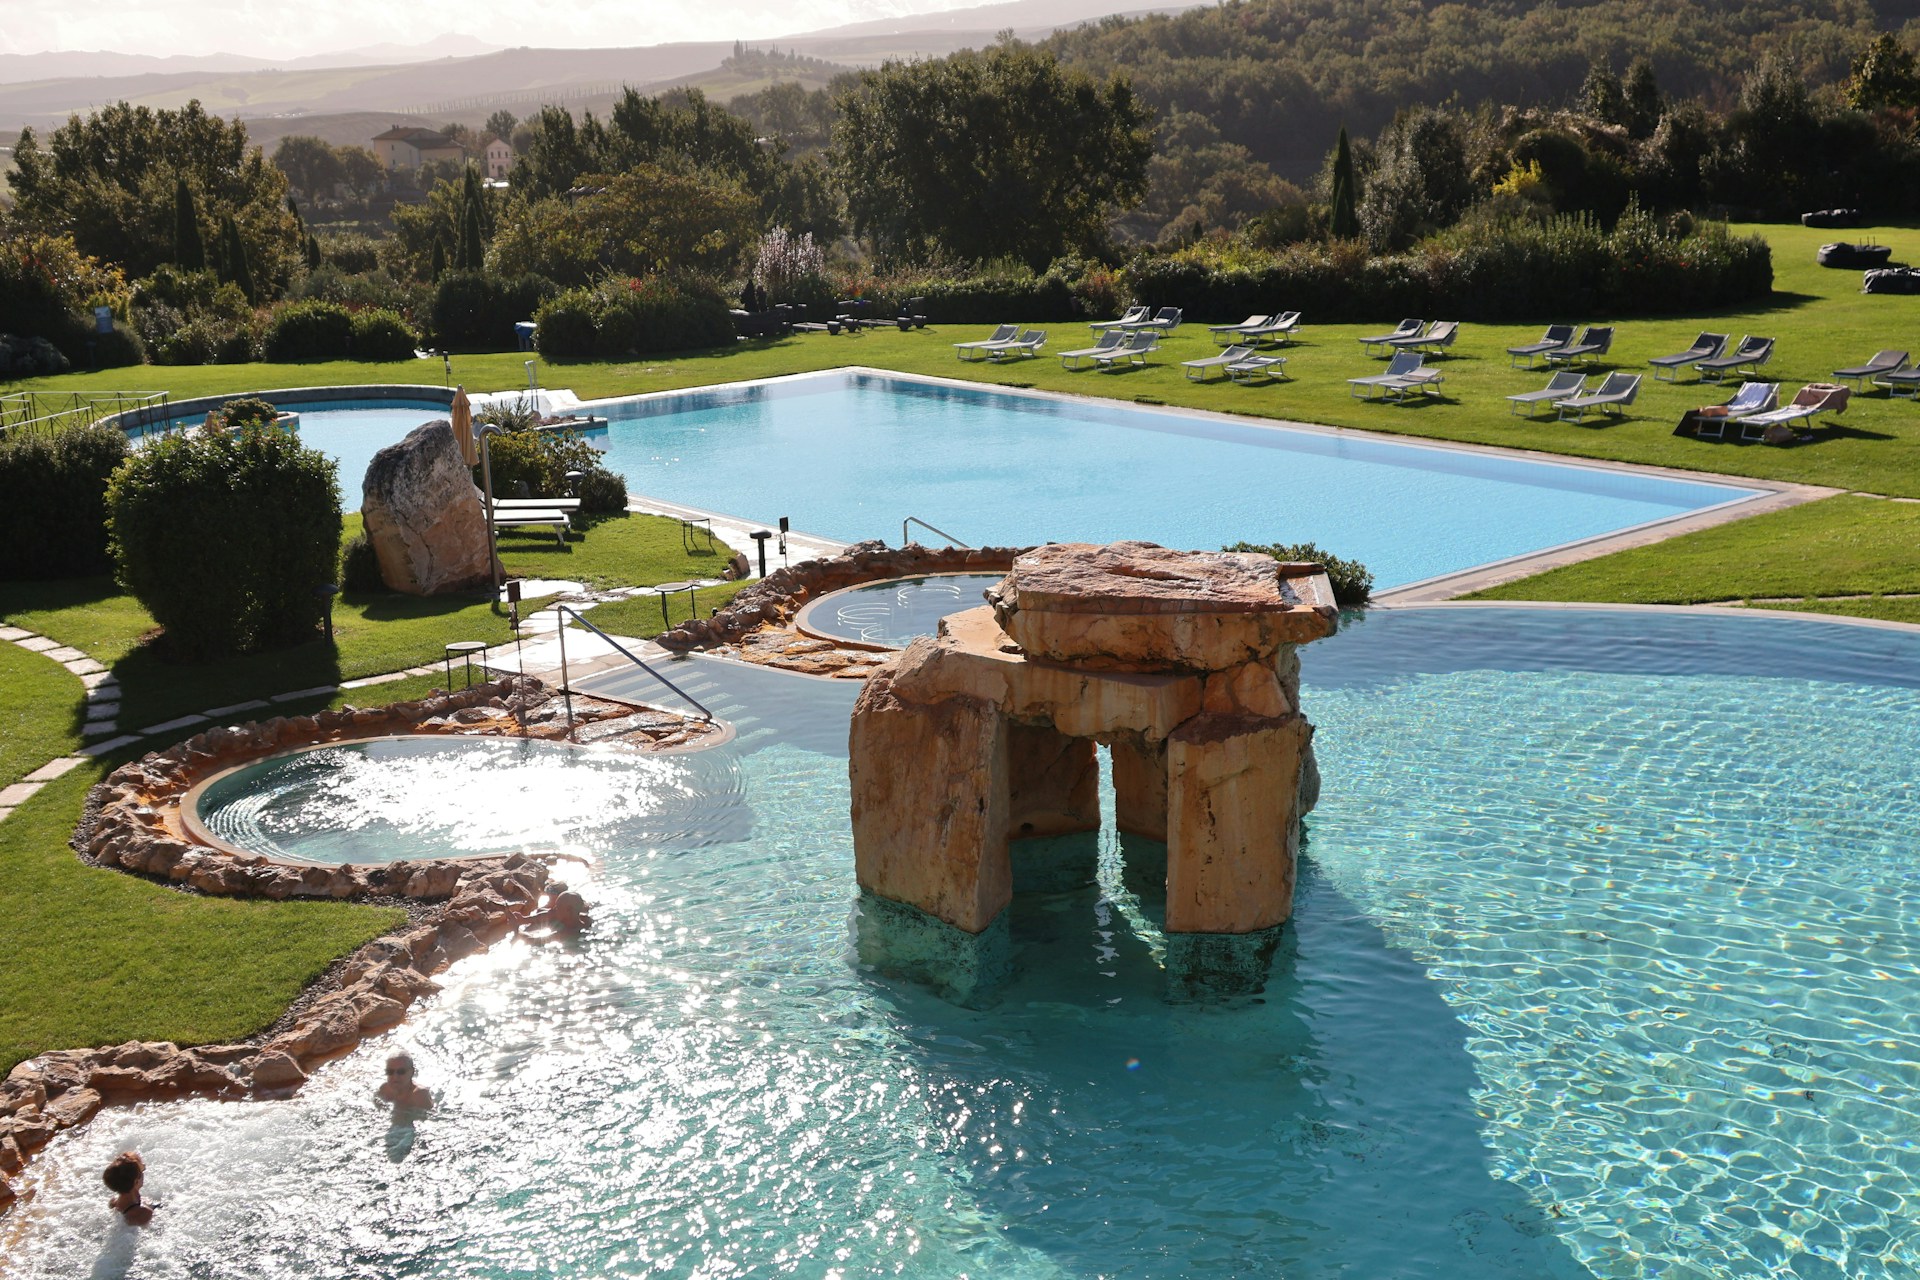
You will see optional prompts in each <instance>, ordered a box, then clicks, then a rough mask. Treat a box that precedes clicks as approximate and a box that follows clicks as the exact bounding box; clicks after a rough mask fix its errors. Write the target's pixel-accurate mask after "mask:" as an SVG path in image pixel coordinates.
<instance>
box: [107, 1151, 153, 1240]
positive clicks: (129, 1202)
mask: <svg viewBox="0 0 1920 1280" xmlns="http://www.w3.org/2000/svg"><path fill="white" fill-rule="evenodd" d="M100 1180H101V1181H102V1182H104V1183H106V1184H107V1190H109V1191H111V1192H113V1199H111V1200H109V1201H107V1208H109V1209H111V1210H113V1211H114V1212H115V1213H117V1214H119V1215H120V1216H121V1217H123V1218H125V1219H126V1220H127V1225H129V1226H134V1227H144V1226H146V1225H147V1224H148V1223H149V1222H152V1221H153V1210H154V1206H153V1205H150V1204H143V1203H142V1202H141V1200H140V1188H141V1186H142V1185H143V1184H144V1183H145V1182H146V1180H147V1165H146V1161H144V1160H142V1159H141V1158H140V1154H139V1153H138V1152H136V1151H122V1152H121V1153H120V1154H119V1155H117V1156H115V1157H114V1158H113V1160H112V1162H111V1163H109V1164H108V1165H107V1171H106V1172H105V1173H103V1174H101V1175H100Z"/></svg>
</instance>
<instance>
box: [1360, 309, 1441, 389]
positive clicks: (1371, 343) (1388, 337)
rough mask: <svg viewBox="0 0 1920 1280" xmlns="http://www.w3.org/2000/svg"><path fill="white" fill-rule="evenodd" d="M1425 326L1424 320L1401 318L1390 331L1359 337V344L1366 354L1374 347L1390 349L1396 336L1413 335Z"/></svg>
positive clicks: (1405, 336) (1407, 336)
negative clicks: (1397, 324) (1369, 336)
mask: <svg viewBox="0 0 1920 1280" xmlns="http://www.w3.org/2000/svg"><path fill="white" fill-rule="evenodd" d="M1426 327H1427V325H1426V321H1424V320H1402V321H1401V322H1400V325H1399V327H1398V328H1396V329H1395V330H1394V331H1393V332H1392V333H1379V334H1375V335H1374V336H1373V337H1371V338H1362V339H1360V346H1361V349H1362V350H1364V351H1365V352H1366V353H1367V354H1368V355H1372V354H1374V351H1373V349H1374V348H1375V347H1379V348H1380V349H1381V350H1383V351H1391V350H1393V347H1392V343H1393V341H1394V340H1395V339H1396V338H1411V337H1414V336H1416V335H1418V334H1419V332H1420V331H1421V330H1422V329H1425V328H1426ZM1349 381H1351V379H1349Z"/></svg>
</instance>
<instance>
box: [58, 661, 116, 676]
mask: <svg viewBox="0 0 1920 1280" xmlns="http://www.w3.org/2000/svg"><path fill="white" fill-rule="evenodd" d="M60 665H62V666H64V667H65V668H66V669H67V670H69V671H71V672H73V674H75V675H77V676H90V675H93V674H95V673H96V672H104V671H105V670H106V668H105V667H103V666H101V665H100V664H99V663H97V662H95V661H94V660H93V659H92V658H76V659H74V660H72V661H70V662H63V663H61V664H60Z"/></svg>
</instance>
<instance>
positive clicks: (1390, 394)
mask: <svg viewBox="0 0 1920 1280" xmlns="http://www.w3.org/2000/svg"><path fill="white" fill-rule="evenodd" d="M1425 362H1426V357H1425V356H1423V355H1421V354H1420V353H1419V352H1417V351H1396V352H1394V353H1393V359H1391V360H1389V361H1388V362H1387V371H1386V372H1385V373H1376V374H1373V375H1372V376H1370V377H1365V378H1348V379H1347V385H1348V386H1349V387H1351V388H1353V390H1352V391H1351V393H1350V394H1351V395H1352V396H1353V398H1354V399H1356V400H1373V399H1376V398H1379V399H1384V400H1395V401H1398V400H1401V399H1404V398H1406V397H1407V396H1408V395H1410V394H1411V393H1413V392H1415V391H1425V390H1428V389H1429V388H1431V387H1434V386H1437V385H1438V384H1439V382H1440V371H1439V370H1438V369H1427V368H1423V367H1422V366H1423V365H1424V364H1425Z"/></svg>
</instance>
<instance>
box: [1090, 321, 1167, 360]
mask: <svg viewBox="0 0 1920 1280" xmlns="http://www.w3.org/2000/svg"><path fill="white" fill-rule="evenodd" d="M1159 348H1160V335H1159V334H1158V333H1155V332H1153V331H1152V330H1150V329H1149V330H1146V331H1145V332H1141V333H1131V334H1128V335H1127V340H1126V342H1124V343H1122V344H1121V345H1120V346H1117V347H1115V348H1114V349H1113V350H1111V351H1103V352H1101V353H1100V354H1099V355H1096V356H1094V357H1092V359H1093V362H1094V363H1095V364H1097V365H1099V366H1100V367H1101V368H1102V369H1107V370H1111V369H1113V367H1114V366H1115V365H1119V364H1123V363H1124V364H1132V365H1144V364H1146V362H1147V353H1148V352H1150V351H1157V350H1159Z"/></svg>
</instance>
